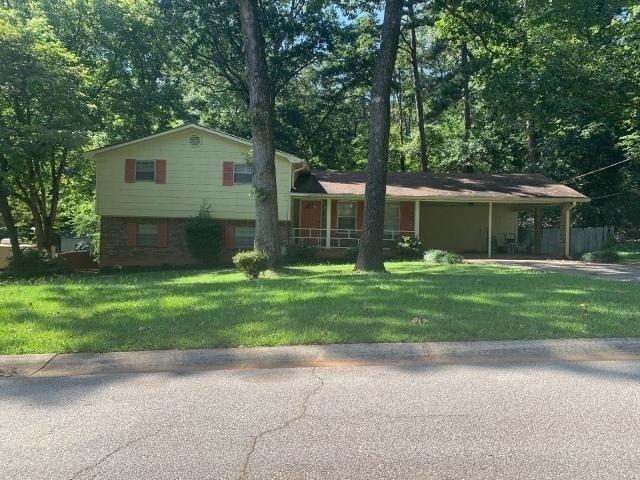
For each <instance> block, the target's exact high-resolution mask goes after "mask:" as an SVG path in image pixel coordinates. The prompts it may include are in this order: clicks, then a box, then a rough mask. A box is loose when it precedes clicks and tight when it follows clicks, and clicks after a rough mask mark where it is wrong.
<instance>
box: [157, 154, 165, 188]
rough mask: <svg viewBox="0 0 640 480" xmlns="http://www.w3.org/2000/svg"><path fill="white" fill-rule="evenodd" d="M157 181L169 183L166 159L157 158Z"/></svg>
mask: <svg viewBox="0 0 640 480" xmlns="http://www.w3.org/2000/svg"><path fill="white" fill-rule="evenodd" d="M156 183H167V161H166V160H156Z"/></svg>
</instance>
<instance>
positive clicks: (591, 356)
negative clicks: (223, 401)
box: [0, 338, 640, 377]
mask: <svg viewBox="0 0 640 480" xmlns="http://www.w3.org/2000/svg"><path fill="white" fill-rule="evenodd" d="M589 360H594V361H595V360H600V361H603V360H640V338H604V339H569V340H525V341H521V340H513V341H511V340H509V341H474V342H425V343H372V344H366V343H365V344H363V343H359V344H331V345H305V346H285V347H254V348H214V349H203V350H151V351H139V352H108V353H66V354H42V355H0V375H2V376H19V377H34V376H37V377H54V376H73V375H92V374H114V373H148V372H172V371H177V372H180V371H194V370H220V369H222V370H231V369H249V368H251V369H260V368H287V367H289V368H291V367H314V366H319V367H321V366H349V365H376V364H393V363H425V364H448V363H509V362H549V361H560V362H568V361H569V362H571V361H589Z"/></svg>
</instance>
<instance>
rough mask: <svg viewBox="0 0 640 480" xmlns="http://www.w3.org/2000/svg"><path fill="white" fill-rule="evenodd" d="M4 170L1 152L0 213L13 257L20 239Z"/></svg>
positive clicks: (16, 254) (18, 254)
mask: <svg viewBox="0 0 640 480" xmlns="http://www.w3.org/2000/svg"><path fill="white" fill-rule="evenodd" d="M6 172H7V159H6V157H5V156H4V155H3V154H0V214H1V215H2V221H3V222H4V226H5V227H6V228H7V234H8V235H9V240H10V241H11V254H12V255H13V257H14V258H17V257H19V256H20V255H21V254H22V252H21V251H20V239H19V238H18V229H17V228H16V221H15V219H14V218H13V211H12V210H11V204H10V203H9V194H8V192H7V190H6V188H5V186H4V176H5V175H6Z"/></svg>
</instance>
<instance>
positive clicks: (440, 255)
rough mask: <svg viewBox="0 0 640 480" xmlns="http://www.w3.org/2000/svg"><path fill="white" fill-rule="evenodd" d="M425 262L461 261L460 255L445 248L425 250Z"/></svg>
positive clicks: (452, 262)
mask: <svg viewBox="0 0 640 480" xmlns="http://www.w3.org/2000/svg"><path fill="white" fill-rule="evenodd" d="M423 259H424V261H425V262H427V263H446V264H454V263H462V256H461V255H458V254H457V253H453V252H447V251H446V250H427V251H426V252H425V254H424V257H423Z"/></svg>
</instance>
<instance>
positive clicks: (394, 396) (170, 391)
mask: <svg viewBox="0 0 640 480" xmlns="http://www.w3.org/2000/svg"><path fill="white" fill-rule="evenodd" d="M0 412H1V415H2V421H1V423H0V478H2V479H14V478H15V479H72V478H108V479H120V480H121V479H129V478H135V479H142V478H144V479H154V478H163V479H164V478H171V479H173V478H176V479H177V478H183V479H189V478H210V479H226V478H230V479H235V478H264V479H288V478H291V479H293V478H295V479H300V478H304V479H311V478H317V479H328V478H339V479H372V478H375V479H380V478H394V479H395V478H416V479H461V478H465V479H497V478H514V479H525V478H531V479H536V480H539V479H545V478H549V479H551V478H553V479H558V478H567V479H576V478H580V479H587V478H594V479H595V478H598V479H602V478H606V479H613V478H615V479H621V478H640V362H580V363H540V364H503V365H496V364H494V365H435V366H434V365H429V366H427V365H415V364H414V365H395V366H394V365H389V366H358V367H324V368H292V369H270V370H226V371H208V372H202V371H201V372H193V373H180V374H177V373H166V374H160V373H153V374H119V375H90V376H76V377H64V378H62V377H61V378H17V377H16V378H0Z"/></svg>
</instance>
